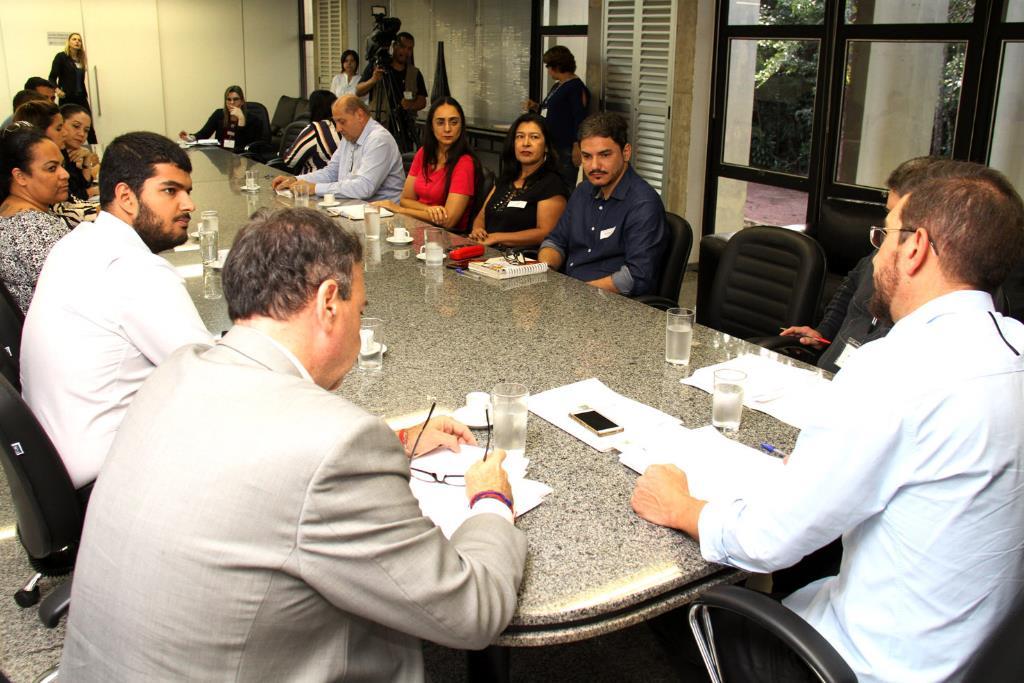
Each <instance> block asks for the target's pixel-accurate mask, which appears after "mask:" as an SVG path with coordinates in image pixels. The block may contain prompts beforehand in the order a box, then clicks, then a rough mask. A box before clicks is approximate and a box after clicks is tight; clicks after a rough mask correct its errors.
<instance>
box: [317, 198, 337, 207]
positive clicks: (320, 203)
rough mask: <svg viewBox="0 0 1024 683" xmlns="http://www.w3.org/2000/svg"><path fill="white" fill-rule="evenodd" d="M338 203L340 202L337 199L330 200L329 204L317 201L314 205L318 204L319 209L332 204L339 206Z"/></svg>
mask: <svg viewBox="0 0 1024 683" xmlns="http://www.w3.org/2000/svg"><path fill="white" fill-rule="evenodd" d="M340 204H341V202H339V201H337V200H335V201H333V202H331V203H330V204H328V203H327V202H317V203H316V205H317V206H319V207H320V208H321V209H329V208H331V207H332V206H339V205H340Z"/></svg>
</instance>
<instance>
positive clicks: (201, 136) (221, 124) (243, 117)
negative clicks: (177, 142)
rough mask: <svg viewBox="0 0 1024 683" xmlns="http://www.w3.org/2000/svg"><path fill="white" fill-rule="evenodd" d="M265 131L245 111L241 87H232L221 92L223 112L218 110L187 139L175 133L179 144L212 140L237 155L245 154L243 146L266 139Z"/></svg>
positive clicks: (258, 120)
mask: <svg viewBox="0 0 1024 683" xmlns="http://www.w3.org/2000/svg"><path fill="white" fill-rule="evenodd" d="M266 133H267V131H266V130H265V127H264V125H263V121H262V120H261V119H260V117H259V116H252V115H249V114H248V113H247V112H246V109H245V94H244V93H243V92H242V88H241V86H238V85H232V86H229V87H228V89H227V90H225V91H224V108H223V109H217V110H215V111H214V112H213V113H212V114H210V118H208V119H206V123H205V124H204V125H203V127H202V128H200V129H199V130H198V131H196V132H195V133H194V134H192V135H189V134H188V133H187V132H185V131H181V132H180V133H178V137H180V138H181V139H182V140H189V139H190V138H192V139H195V140H206V139H208V138H210V136H213V137H215V138H217V144H219V145H220V146H221V147H223V148H224V149H230V150H233V151H234V152H235V154H238V153H239V152H242V151H244V150H245V148H246V146H247V145H248V144H249V143H251V142H255V141H257V140H263V139H264V138H266V137H267V135H266Z"/></svg>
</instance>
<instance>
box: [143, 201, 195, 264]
mask: <svg viewBox="0 0 1024 683" xmlns="http://www.w3.org/2000/svg"><path fill="white" fill-rule="evenodd" d="M180 217H184V218H189V214H187V213H184V214H181V215H180V216H175V217H174V220H178V218H180ZM132 227H133V228H135V232H137V233H139V237H141V238H142V241H143V242H144V243H145V244H146V246H147V247H149V250H150V251H151V252H153V253H154V254H159V253H160V252H161V251H165V250H167V249H172V248H174V247H176V246H178V245H179V244H184V243H185V242H187V241H188V235H187V234H186V235H182V236H180V237H172V236H171V235H168V234H166V233H165V232H164V231H163V227H164V226H163V223H162V222H161V220H160V218H159V217H157V215H156V214H155V213H153V212H152V211H150V210H149V207H148V206H146V202H144V201H142V200H141V199H140V200H139V215H138V216H136V217H135V221H134V222H133V223H132Z"/></svg>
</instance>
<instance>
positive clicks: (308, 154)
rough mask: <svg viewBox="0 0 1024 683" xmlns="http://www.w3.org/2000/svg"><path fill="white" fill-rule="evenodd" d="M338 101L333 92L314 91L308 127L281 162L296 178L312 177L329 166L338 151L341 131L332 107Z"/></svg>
mask: <svg viewBox="0 0 1024 683" xmlns="http://www.w3.org/2000/svg"><path fill="white" fill-rule="evenodd" d="M336 99H338V98H337V97H335V96H334V93H332V92H331V91H330V90H314V91H313V92H311V93H310V94H309V120H310V123H309V125H308V126H306V127H305V128H303V129H302V132H301V133H299V136H298V137H297V138H295V142H293V143H292V146H291V147H289V148H288V151H287V152H285V153H284V156H283V157H282V158H281V160H282V161H284V163H285V166H287V167H288V168H290V169H292V172H293V173H294V174H295V175H302V174H304V173H312V172H313V171H318V170H320V169H321V168H323V167H324V166H326V165H327V164H328V163H330V161H331V157H332V156H334V152H335V151H336V150H337V149H338V143H339V142H341V140H340V139H339V138H338V129H337V128H335V126H334V119H333V118H332V117H331V106H333V105H334V101H335V100H336Z"/></svg>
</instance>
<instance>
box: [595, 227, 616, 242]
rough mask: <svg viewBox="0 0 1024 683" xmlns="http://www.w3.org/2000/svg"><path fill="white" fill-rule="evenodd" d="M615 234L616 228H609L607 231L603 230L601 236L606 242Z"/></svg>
mask: <svg viewBox="0 0 1024 683" xmlns="http://www.w3.org/2000/svg"><path fill="white" fill-rule="evenodd" d="M613 232H615V228H614V227H611V228H608V229H607V230H602V231H601V232H600V233H599V234H600V236H601V239H603V240H606V239H608V238H609V237H611V236H612V233H613Z"/></svg>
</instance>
